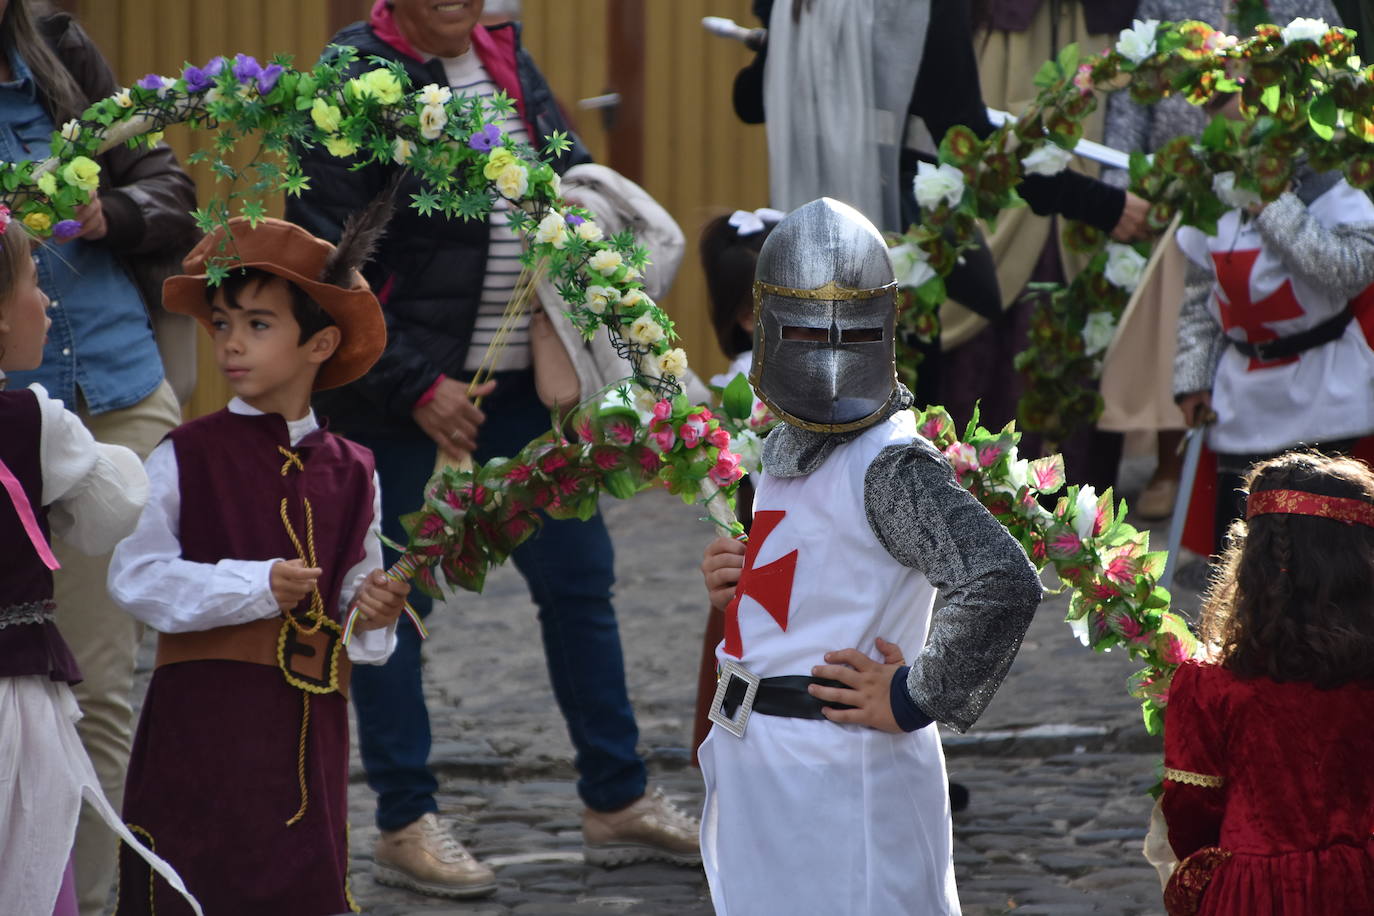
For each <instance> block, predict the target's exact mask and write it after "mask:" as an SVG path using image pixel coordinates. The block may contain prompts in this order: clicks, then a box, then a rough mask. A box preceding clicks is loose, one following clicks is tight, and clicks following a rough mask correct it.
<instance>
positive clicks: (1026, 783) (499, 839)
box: [143, 493, 1196, 916]
mask: <svg viewBox="0 0 1374 916" xmlns="http://www.w3.org/2000/svg"><path fill="white" fill-rule="evenodd" d="M603 507H604V509H605V511H606V513H607V519H608V523H609V525H610V529H611V532H612V535H613V536H614V538H615V543H616V560H617V563H616V566H617V574H618V585H617V595H616V607H617V612H618V614H619V617H620V626H621V632H622V634H623V639H624V643H625V650H626V660H627V666H628V669H629V681H630V691H631V696H632V698H633V700H634V703H635V710H636V714H637V716H638V720H639V727H640V739H641V747H642V750H643V752H644V754H645V755H646V757H647V759H648V760H649V762H650V769H651V774H652V779H653V780H654V784H656V785H659V786H662V787H663V788H664V789H665V790H666V791H667V793H668V794H669V796H670V797H671V798H673V799H674V800H675V801H677V802H678V803H679V805H680V806H681V807H683V808H684V809H685V810H688V811H691V812H692V813H693V814H695V813H696V812H697V811H698V810H699V809H700V805H701V799H702V788H701V778H700V775H699V774H698V772H697V771H696V770H695V769H694V768H692V767H691V766H690V764H689V755H688V749H687V744H688V740H689V737H690V732H691V712H692V705H693V702H694V695H695V687H696V680H695V678H696V665H697V661H698V653H699V646H700V641H701V632H702V627H703V624H704V620H705V597H704V592H703V589H702V585H701V578H700V574H699V572H698V571H697V569H696V566H697V563H698V562H700V557H701V549H702V547H703V546H704V544H705V542H706V541H707V540H708V539H709V538H710V536H711V532H710V529H709V528H708V526H707V525H706V524H704V523H702V522H699V521H698V520H697V518H696V512H694V511H693V510H692V509H691V508H688V507H686V506H684V505H683V504H682V503H681V502H679V501H678V500H676V499H675V498H673V497H670V496H667V495H666V494H662V493H651V494H646V495H643V496H640V497H637V498H636V499H635V500H633V501H632V502H629V503H622V502H615V501H611V500H607V501H605V503H604V504H603ZM1155 537H1156V539H1157V544H1156V546H1157V547H1160V548H1162V547H1163V538H1164V532H1163V530H1162V529H1161V530H1159V531H1157V532H1156V534H1155ZM1176 594H1178V595H1180V596H1181V598H1182V601H1181V602H1180V604H1181V607H1182V608H1183V609H1185V610H1191V609H1192V607H1193V605H1194V604H1195V603H1196V597H1195V595H1193V593H1191V592H1187V591H1183V590H1176ZM1063 614H1064V603H1063V601H1062V600H1061V599H1058V598H1055V597H1053V596H1051V597H1048V598H1047V599H1046V600H1045V602H1044V603H1043V604H1042V605H1041V608H1040V611H1039V613H1038V614H1037V617H1036V620H1035V622H1034V624H1033V625H1032V627H1031V630H1030V633H1029V634H1028V636H1027V639H1026V641H1025V643H1024V645H1023V647H1022V649H1021V652H1020V655H1019V656H1018V658H1017V661H1016V663H1015V665H1014V666H1013V668H1012V672H1011V675H1010V677H1009V678H1008V680H1007V681H1006V683H1005V684H1004V685H1003V686H1002V689H1001V691H1000V692H999V693H998V695H997V697H996V698H995V699H994V700H993V703H992V705H991V706H990V707H989V708H988V710H987V712H986V713H985V714H984V716H983V718H982V719H981V720H980V721H979V723H978V724H977V726H976V727H975V729H974V730H973V731H971V732H970V733H969V734H967V735H957V734H954V733H952V732H947V733H946V734H945V753H946V757H947V760H948V767H949V772H950V775H951V778H952V779H954V780H956V781H958V782H961V783H963V784H964V785H966V786H968V788H969V789H970V791H971V793H972V801H971V804H970V805H969V808H968V809H967V810H966V811H964V812H962V813H960V814H957V815H955V818H954V834H955V865H956V869H957V872H958V880H959V892H960V898H961V900H962V901H963V907H964V913H965V914H966V916H993V914H1007V913H1015V914H1017V916H1037V914H1039V916H1078V914H1087V913H1100V914H1109V916H1147V914H1148V916H1156V914H1162V912H1163V907H1162V905H1161V903H1160V890H1159V881H1158V879H1157V878H1156V877H1155V872H1154V870H1153V869H1152V868H1150V866H1149V865H1147V864H1146V863H1145V860H1144V859H1143V858H1142V856H1141V854H1140V846H1141V841H1142V839H1143V837H1144V835H1145V828H1146V823H1147V820H1148V817H1149V811H1150V799H1149V797H1148V796H1147V795H1146V791H1147V789H1148V788H1149V787H1150V786H1151V785H1152V784H1153V783H1154V782H1155V781H1156V780H1157V778H1158V766H1159V761H1160V745H1159V742H1158V741H1157V740H1156V739H1151V738H1149V737H1148V736H1147V735H1146V734H1145V731H1144V727H1143V725H1142V724H1141V719H1140V712H1139V707H1138V705H1137V704H1136V702H1135V701H1133V700H1132V699H1131V698H1130V697H1129V695H1127V693H1126V690H1125V686H1124V681H1125V678H1126V676H1127V675H1128V674H1129V673H1130V672H1131V671H1132V670H1134V666H1133V665H1132V664H1131V663H1130V662H1129V661H1128V660H1127V659H1126V658H1124V657H1121V656H1119V655H1117V654H1115V653H1113V654H1108V655H1099V654H1094V653H1091V652H1089V651H1088V650H1086V649H1084V648H1083V647H1082V646H1080V645H1079V644H1078V642H1077V641H1076V640H1075V639H1074V637H1073V636H1072V634H1071V633H1070V632H1069V628H1068V627H1067V626H1066V625H1065V624H1064V623H1063ZM430 631H431V634H432V635H431V638H430V640H429V642H428V643H427V645H426V649H425V651H426V658H427V661H426V666H427V667H426V671H425V679H426V685H427V690H428V692H429V702H430V710H431V714H432V721H433V726H434V736H435V742H434V750H433V755H432V763H433V765H434V767H435V769H436V770H437V772H438V774H439V779H440V784H441V795H440V806H441V808H442V810H443V816H444V817H445V818H447V819H448V820H449V821H450V822H451V823H452V824H453V828H454V831H455V833H456V835H457V836H458V837H459V838H460V839H462V840H463V841H464V842H466V843H468V844H469V848H471V849H472V851H473V852H474V853H475V854H476V855H478V856H479V857H481V858H482V859H483V860H484V861H486V862H488V863H489V864H491V865H492V866H493V867H494V868H495V869H496V873H497V876H498V878H499V880H500V883H501V886H500V890H499V891H498V892H497V894H496V895H495V896H493V897H490V898H488V899H486V900H481V901H473V902H459V901H447V900H439V899H434V898H428V897H422V896H418V895H415V894H412V893H409V892H407V891H402V890H397V889H393V888H387V887H382V886H380V885H378V884H376V883H375V882H374V881H373V880H372V877H371V866H372V862H371V855H372V845H373V841H374V840H375V838H376V828H375V826H374V825H373V820H372V805H373V797H372V793H371V791H370V790H369V789H368V788H367V785H366V784H365V783H364V781H363V776H362V769H361V766H360V764H359V763H358V760H357V754H356V749H355V752H354V760H353V787H352V790H351V793H350V803H351V809H352V810H351V817H350V820H351V822H352V851H353V878H352V886H353V892H354V896H355V897H356V899H357V901H358V903H359V905H360V906H361V907H362V908H363V911H364V912H365V913H367V914H370V916H402V914H410V913H415V914H422V916H440V914H444V916H457V914H464V916H498V914H500V916H505V914H519V916H543V914H547V916H554V914H558V916H562V914H567V916H576V914H590V913H596V914H608V913H627V914H684V916H687V914H709V913H710V912H711V905H710V901H709V895H708V893H707V889H706V882H705V879H704V877H703V876H702V874H701V872H700V871H699V870H697V869H686V868H678V867H674V866H669V865H659V864H649V865H635V866H630V867H626V868H620V869H609V870H608V869H601V868H593V867H588V866H586V865H584V864H583V862H582V855H581V843H582V838H581V823H580V814H581V810H582V807H581V803H580V802H579V800H578V798H577V794H576V791H575V788H574V785H573V783H574V779H575V775H574V770H573V767H572V752H571V746H570V745H569V742H568V739H567V735H566V732H565V731H564V726H563V721H562V718H561V716H560V715H559V713H558V710H557V708H556V707H555V705H554V703H553V698H552V694H551V692H550V690H549V687H548V678H547V674H546V672H545V667H544V659H543V652H542V649H541V646H540V643H539V638H538V627H537V624H536V622H535V612H534V607H533V605H532V604H531V603H530V602H529V600H528V598H527V596H526V593H525V589H524V582H523V581H522V580H521V579H520V577H519V575H518V574H517V573H516V572H515V570H514V568H513V567H504V568H501V569H498V570H496V571H494V572H493V574H492V575H491V576H490V577H489V578H488V580H487V590H486V593H485V594H484V595H481V596H463V597H461V598H459V599H458V600H457V601H454V602H452V603H451V604H450V605H449V606H447V607H444V608H440V609H436V611H435V613H434V615H433V616H432V617H431V618H430ZM150 648H151V643H149V644H148V645H147V646H145V649H150ZM146 661H151V652H150V651H145V662H146ZM143 676H144V677H145V678H146V672H145V673H144V675H143Z"/></svg>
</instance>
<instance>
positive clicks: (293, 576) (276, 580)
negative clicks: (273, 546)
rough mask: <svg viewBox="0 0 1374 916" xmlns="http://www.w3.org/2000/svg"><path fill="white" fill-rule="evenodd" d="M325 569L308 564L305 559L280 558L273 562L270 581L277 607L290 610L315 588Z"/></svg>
mask: <svg viewBox="0 0 1374 916" xmlns="http://www.w3.org/2000/svg"><path fill="white" fill-rule="evenodd" d="M322 572H323V570H321V569H316V568H314V567H312V566H306V565H305V561H304V560H278V561H277V562H276V563H273V564H272V573H271V576H270V577H269V581H270V582H271V585H272V597H273V598H276V599H277V607H279V608H281V609H282V610H283V611H289V610H291V609H292V608H293V607H295V606H296V605H298V604H300V603H301V600H302V599H303V598H305V597H306V596H307V595H309V594H310V593H311V592H312V591H314V590H315V583H317V582H319V581H320V573H322Z"/></svg>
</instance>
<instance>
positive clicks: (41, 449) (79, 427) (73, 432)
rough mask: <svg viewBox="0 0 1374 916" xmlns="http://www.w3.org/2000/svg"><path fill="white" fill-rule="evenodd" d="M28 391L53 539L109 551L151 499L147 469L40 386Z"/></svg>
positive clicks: (86, 549)
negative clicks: (33, 402) (34, 400)
mask: <svg viewBox="0 0 1374 916" xmlns="http://www.w3.org/2000/svg"><path fill="white" fill-rule="evenodd" d="M29 387H30V390H32V391H33V393H34V394H35V395H37V396H38V410H39V416H40V418H41V420H40V422H41V426H40V429H41V432H40V438H39V443H38V459H39V463H40V465H41V467H42V468H43V505H45V506H47V507H48V526H49V528H50V529H51V531H52V534H53V537H56V538H61V539H62V540H63V541H66V542H67V543H68V544H70V545H71V546H73V547H75V548H76V549H77V550H79V551H81V552H82V553H85V554H91V555H98V554H102V553H105V552H106V551H108V550H109V549H110V548H112V547H114V545H115V544H116V543H117V542H118V541H119V539H120V538H122V537H124V536H125V535H127V534H128V533H129V532H130V531H131V530H133V527H134V522H135V521H136V520H137V519H138V513H139V510H140V509H142V508H143V504H144V503H145V502H146V501H147V499H148V478H147V475H145V474H144V472H143V465H142V464H140V463H139V460H138V456H137V455H135V454H134V453H133V452H131V451H129V449H127V448H124V447H123V446H122V445H107V444H105V443H103V442H97V441H95V437H93V436H92V435H91V433H90V430H88V429H86V427H85V426H84V425H83V424H82V423H81V420H80V419H79V418H78V417H77V416H76V414H74V413H72V412H71V411H70V410H67V409H66V407H64V406H63V404H62V402H61V401H59V400H57V399H55V398H51V397H49V396H48V392H47V391H46V390H45V389H44V388H43V386H42V385H31V386H29Z"/></svg>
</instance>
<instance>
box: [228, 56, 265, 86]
mask: <svg viewBox="0 0 1374 916" xmlns="http://www.w3.org/2000/svg"><path fill="white" fill-rule="evenodd" d="M261 75H262V64H260V63H258V61H257V58H255V57H249V56H248V55H247V54H235V55H234V79H236V80H238V81H239V82H240V83H242V84H244V85H247V84H248V83H251V82H252V81H253V80H255V79H257V78H258V77H259V76H261Z"/></svg>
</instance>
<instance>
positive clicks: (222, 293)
mask: <svg viewBox="0 0 1374 916" xmlns="http://www.w3.org/2000/svg"><path fill="white" fill-rule="evenodd" d="M379 220H380V216H379V212H373V211H368V212H367V213H365V214H363V216H362V217H361V218H360V220H359V225H358V226H355V227H353V231H350V232H346V233H345V237H344V238H343V239H341V240H340V244H339V247H338V248H337V249H336V248H335V247H334V246H333V245H330V244H329V243H328V242H324V241H321V240H320V239H317V238H315V237H314V236H312V235H310V234H309V233H308V232H306V231H305V230H303V229H301V228H300V227H298V226H294V225H292V224H290V223H286V222H282V221H280V220H271V219H268V220H262V221H260V222H259V223H258V225H257V226H256V227H250V226H249V224H248V223H247V221H244V220H233V221H231V223H230V230H231V232H232V236H233V241H232V242H231V243H230V244H229V245H228V246H225V248H224V251H225V252H226V253H232V254H234V255H236V256H237V258H238V259H239V260H238V263H237V264H236V265H234V266H233V269H232V270H231V272H230V275H229V277H228V279H226V280H225V281H224V282H223V284H221V285H220V286H218V287H211V286H210V285H209V284H208V282H207V276H206V263H207V260H208V259H209V258H211V257H212V256H214V255H215V254H216V253H217V252H218V251H219V250H220V244H221V241H222V239H223V230H219V231H216V232H214V233H212V234H211V235H210V236H208V237H207V238H206V239H205V240H204V241H202V242H201V244H200V245H198V246H197V247H196V248H195V249H194V250H193V251H192V252H191V254H189V255H188V256H187V258H186V261H185V265H184V266H185V270H186V274H187V275H184V276H178V277H173V278H171V279H170V280H168V281H167V283H166V286H165V287H164V299H165V302H166V306H167V308H169V309H171V310H172V311H176V312H183V313H186V314H190V315H194V316H195V317H196V318H198V319H199V320H200V321H201V323H202V324H204V325H205V326H206V328H207V329H208V330H209V331H210V334H211V336H212V337H213V338H214V344H215V358H216V360H217V362H218V363H219V368H220V371H221V372H223V374H224V376H225V378H226V379H227V380H228V382H229V387H230V388H231V389H232V390H233V392H234V394H235V397H234V399H233V400H232V401H230V402H229V406H228V407H227V408H225V409H224V410H221V411H219V412H218V413H214V414H211V415H209V416H206V417H202V418H200V419H198V420H195V421H192V422H190V423H187V424H185V425H183V426H181V427H179V428H178V429H176V430H174V431H173V432H172V433H171V435H170V436H168V439H167V441H165V442H163V443H162V444H161V445H159V446H158V447H157V449H155V450H154V451H153V453H152V455H151V456H149V458H148V462H147V469H148V477H149V481H150V489H151V492H150V496H149V500H148V506H147V508H146V509H145V510H144V512H143V515H142V517H141V518H140V520H139V523H138V527H137V529H136V530H135V531H134V533H133V535H131V536H130V537H129V538H128V539H127V540H125V541H123V542H122V543H121V544H120V545H119V547H118V549H116V551H115V554H114V560H113V563H112V564H111V567H110V590H111V593H112V594H113V596H114V598H115V600H116V601H117V602H118V603H119V604H120V605H121V606H123V607H124V608H125V609H127V610H128V611H129V612H130V613H131V614H133V615H134V616H136V617H138V618H139V619H140V620H142V621H144V622H145V623H147V624H148V625H149V626H151V627H152V628H153V629H155V630H157V631H158V633H159V634H160V635H159V638H158V652H157V669H156V671H155V672H154V673H153V678H152V682H151V684H150V685H149V688H148V696H147V699H146V700H145V702H144V704H143V713H142V717H141V719H140V721H139V726H138V733H137V735H136V737H135V739H134V748H133V756H132V759H131V760H130V765H129V778H128V785H127V788H126V790H125V794H124V818H125V820H126V821H127V822H128V823H129V825H130V828H131V829H133V830H134V831H135V832H136V833H138V834H139V835H141V836H142V837H143V838H144V840H145V841H146V843H147V844H148V845H149V846H150V847H153V848H155V849H156V850H157V852H158V853H159V854H161V855H163V856H165V857H166V858H167V859H168V860H169V861H170V862H172V863H174V864H175V865H176V866H177V867H178V868H179V870H180V871H181V874H182V875H183V877H184V878H185V879H186V883H187V885H188V886H189V887H190V888H191V889H192V892H193V893H195V894H196V895H197V897H198V898H199V899H200V900H201V902H202V903H203V904H204V906H205V911H206V913H207V914H212V916H213V914H224V916H242V914H247V913H258V914H265V916H266V914H282V916H285V914H291V916H325V914H336V913H341V912H345V911H347V910H349V909H351V897H350V894H349V892H348V822H347V821H348V805H347V789H348V705H347V699H346V693H347V689H348V677H349V671H350V663H363V664H380V663H382V662H384V661H385V660H386V658H387V656H388V655H390V654H391V651H392V648H393V647H394V645H395V621H396V619H397V616H398V615H399V613H400V611H401V609H402V607H403V605H404V602H405V595H406V593H407V592H408V591H409V587H408V586H407V585H405V584H403V583H400V582H395V581H392V580H390V579H388V578H387V577H386V575H385V574H384V573H383V572H382V570H381V569H380V568H379V567H380V566H381V545H380V542H379V540H378V529H379V525H380V510H379V506H380V495H379V492H378V486H377V482H376V474H375V471H374V470H373V462H372V455H371V453H370V452H369V451H368V450H367V449H364V448H362V447H360V446H358V445H355V444H353V443H351V442H348V441H347V440H345V439H342V438H339V437H338V436H334V435H332V434H330V433H328V432H326V431H325V430H323V429H321V428H320V427H319V426H318V424H317V423H316V422H315V415H314V413H313V412H312V411H311V409H310V396H311V393H312V392H313V391H317V390H319V389H322V388H329V387H332V386H335V385H342V384H345V383H347V382H349V381H351V380H353V379H355V378H357V377H359V376H361V375H362V374H363V373H364V372H366V371H367V369H368V368H369V367H370V366H371V365H372V364H373V362H375V361H376V359H377V356H378V354H380V353H381V351H382V346H383V343H384V341H385V339H386V332H385V328H384V324H383V319H382V313H381V309H380V307H379V306H378V304H377V299H376V297H375V296H373V294H372V292H371V291H370V290H369V289H368V287H367V284H366V281H364V280H363V279H362V275H361V274H359V273H358V272H357V268H358V266H359V263H360V262H361V260H362V259H363V258H364V257H365V250H366V249H367V248H368V247H370V246H369V244H368V238H367V237H368V236H369V235H371V234H373V233H374V232H375V231H376V230H377V228H378V227H377V225H376V224H377V223H378V222H379ZM416 495H417V498H418V496H419V494H416ZM354 606H357V607H358V608H359V622H358V624H357V627H356V630H355V633H354V635H353V638H352V640H351V641H350V642H349V644H348V645H347V648H346V649H345V648H344V647H343V646H342V645H341V643H342V639H341V636H342V634H341V628H342V627H341V624H342V622H343V620H344V618H345V617H346V615H347V613H348V610H349V609H350V608H351V607H354ZM119 895H120V900H119V907H118V912H119V913H120V914H137V913H146V914H150V916H151V914H152V913H154V912H156V913H157V914H158V916H168V914H180V913H182V912H183V908H182V905H181V904H179V903H178V902H177V901H176V900H175V899H173V898H172V897H171V895H170V894H168V893H167V892H166V888H165V887H164V886H163V885H162V884H161V883H160V882H157V881H153V882H152V883H150V881H149V877H148V873H147V870H146V869H145V868H142V867H140V866H139V863H138V862H137V861H136V860H134V859H133V858H132V857H131V856H129V855H128V854H125V855H124V856H123V858H122V861H121V875H120V882H119Z"/></svg>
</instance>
